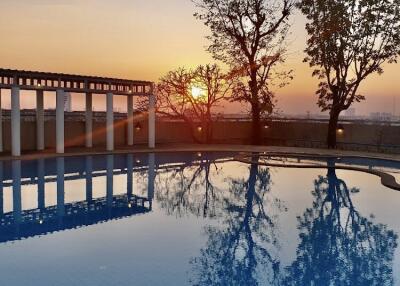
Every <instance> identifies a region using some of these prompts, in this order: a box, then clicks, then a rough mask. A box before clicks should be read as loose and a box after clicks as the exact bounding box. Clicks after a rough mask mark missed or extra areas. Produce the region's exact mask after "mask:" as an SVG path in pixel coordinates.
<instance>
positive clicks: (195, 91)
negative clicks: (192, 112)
mask: <svg viewBox="0 0 400 286" xmlns="http://www.w3.org/2000/svg"><path fill="white" fill-rule="evenodd" d="M192 96H193V98H194V99H199V98H200V97H202V96H203V90H202V89H201V88H200V87H197V86H193V87H192Z"/></svg>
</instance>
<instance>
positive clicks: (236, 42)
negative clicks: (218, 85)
mask: <svg viewBox="0 0 400 286" xmlns="http://www.w3.org/2000/svg"><path fill="white" fill-rule="evenodd" d="M194 2H195V3H196V4H197V6H198V8H199V9H200V12H199V13H196V14H195V17H196V18H197V19H199V20H201V21H203V22H204V24H205V25H206V26H207V27H209V28H210V30H211V36H209V37H208V39H209V40H210V41H211V44H210V46H209V47H208V51H209V52H211V53H212V54H213V56H214V58H215V59H217V60H220V61H222V62H224V63H225V64H227V65H228V66H229V67H230V69H231V75H232V76H233V78H236V79H237V84H236V86H235V90H234V92H233V98H232V99H233V100H235V101H239V102H245V103H248V104H249V105H250V106H251V114H252V121H253V127H252V142H253V144H260V143H261V121H262V117H263V116H265V115H269V114H270V113H271V112H272V110H273V107H274V100H273V98H274V93H273V92H272V90H271V86H272V85H273V83H274V82H275V83H279V85H281V84H284V83H286V81H287V79H290V78H291V72H290V71H289V72H283V71H280V70H279V69H278V67H279V65H280V64H281V63H282V62H283V61H284V54H285V51H286V48H285V46H286V45H285V41H284V40H285V38H286V36H287V33H288V28H289V24H288V21H287V20H288V17H289V14H290V12H291V10H292V8H293V3H292V0H272V1H271V0H195V1H194Z"/></svg>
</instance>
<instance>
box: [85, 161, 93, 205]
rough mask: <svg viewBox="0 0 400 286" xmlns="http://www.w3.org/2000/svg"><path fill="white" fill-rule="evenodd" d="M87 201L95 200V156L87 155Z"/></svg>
mask: <svg viewBox="0 0 400 286" xmlns="http://www.w3.org/2000/svg"><path fill="white" fill-rule="evenodd" d="M85 164H86V166H85V168H86V169H85V172H86V201H87V202H88V203H90V202H92V200H93V174H92V173H93V157H92V156H87V157H86V163H85Z"/></svg>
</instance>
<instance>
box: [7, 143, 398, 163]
mask: <svg viewBox="0 0 400 286" xmlns="http://www.w3.org/2000/svg"><path fill="white" fill-rule="evenodd" d="M212 151H216V152H224V151H226V152H263V153H265V154H266V155H303V156H307V155H310V156H321V157H358V158H372V159H381V160H392V161H398V162H400V154H388V153H375V152H362V151H347V150H337V149H315V148H300V147H280V146H253V145H200V144H166V145H163V144H160V145H158V146H156V148H154V149H150V148H148V147H146V146H144V145H138V146H133V147H123V148H117V149H116V150H115V151H111V152H110V151H106V150H104V149H103V148H91V149H86V148H67V149H66V150H65V154H56V153H55V150H50V149H49V150H45V151H41V152H38V151H34V152H25V153H23V154H22V155H21V156H20V157H12V156H11V155H9V154H4V153H3V154H2V155H0V161H8V160H34V159H38V158H52V157H70V156H82V155H105V154H126V153H149V152H151V153H161V152H212Z"/></svg>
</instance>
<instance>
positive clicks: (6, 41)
mask: <svg viewBox="0 0 400 286" xmlns="http://www.w3.org/2000/svg"><path fill="white" fill-rule="evenodd" d="M194 12H195V7H194V4H193V3H192V2H191V1H190V0H146V1H145V0H113V1H110V0H18V1H16V0H1V1H0V13H1V14H0V15H1V17H0V35H1V39H2V40H1V45H0V63H1V64H0V66H1V67H3V68H12V69H25V70H39V71H49V72H62V73H74V74H84V75H98V76H110V77H120V78H128V79H140V80H151V81H157V79H158V78H160V76H162V75H163V74H165V73H166V72H167V71H169V70H171V69H174V68H177V67H179V66H186V67H193V66H196V65H198V64H206V63H210V62H212V61H213V60H212V58H211V56H210V55H209V54H208V53H207V52H206V51H205V47H206V46H207V41H206V39H205V36H206V35H207V33H208V30H207V28H206V27H204V26H203V24H202V23H201V22H199V21H197V20H196V19H195V18H194V17H193V13H194ZM291 21H292V22H293V28H292V35H291V38H290V47H289V51H290V52H289V56H288V61H287V63H286V65H287V67H288V68H291V69H294V71H295V80H294V81H293V82H292V83H291V84H290V85H289V86H288V87H286V88H284V89H282V90H279V91H278V92H277V95H278V96H277V99H278V101H279V108H280V109H281V110H282V111H283V112H286V113H292V114H302V113H305V112H306V111H307V110H310V111H311V112H317V111H318V108H317V107H316V105H315V102H316V97H315V95H314V91H315V89H316V81H315V79H312V78H311V70H310V68H309V67H308V66H307V65H306V64H303V63H302V59H303V56H304V55H303V49H304V47H305V40H306V34H305V31H304V23H305V22H304V18H303V17H302V16H301V15H299V14H296V15H294V16H293V17H292V18H291ZM399 75H400V65H399V64H396V65H390V66H386V67H385V74H384V75H382V76H373V77H371V78H369V79H368V80H367V81H366V82H365V83H364V84H363V86H362V89H361V92H362V93H363V94H364V95H366V96H367V99H368V100H367V101H366V102H364V103H361V104H358V105H356V106H355V107H356V109H357V113H358V114H368V113H369V112H372V111H386V112H393V110H394V108H393V102H394V100H395V99H394V98H396V101H397V105H396V113H397V114H399V113H400V80H399ZM7 93H8V92H7V91H4V92H3V94H4V105H5V107H7V106H8V105H9V103H8V99H9V96H8V94H7ZM29 95H32V94H30V93H27V95H26V96H25V97H24V99H23V107H29V108H32V107H34V105H35V100H34V96H29ZM73 99H74V108H76V109H81V108H83V104H82V103H83V97H82V96H74V98H73ZM121 100H122V99H119V100H117V105H118V104H121V109H123V107H122V103H121ZM46 101H47V102H48V104H47V105H48V106H50V105H52V104H53V99H51V98H50V97H49V98H48V99H46ZM103 103H104V100H103V99H101V100H98V101H97V102H96V104H97V105H98V106H97V108H98V109H101V108H102V105H103ZM229 111H232V112H237V111H239V108H238V106H233V107H230V109H229Z"/></svg>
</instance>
